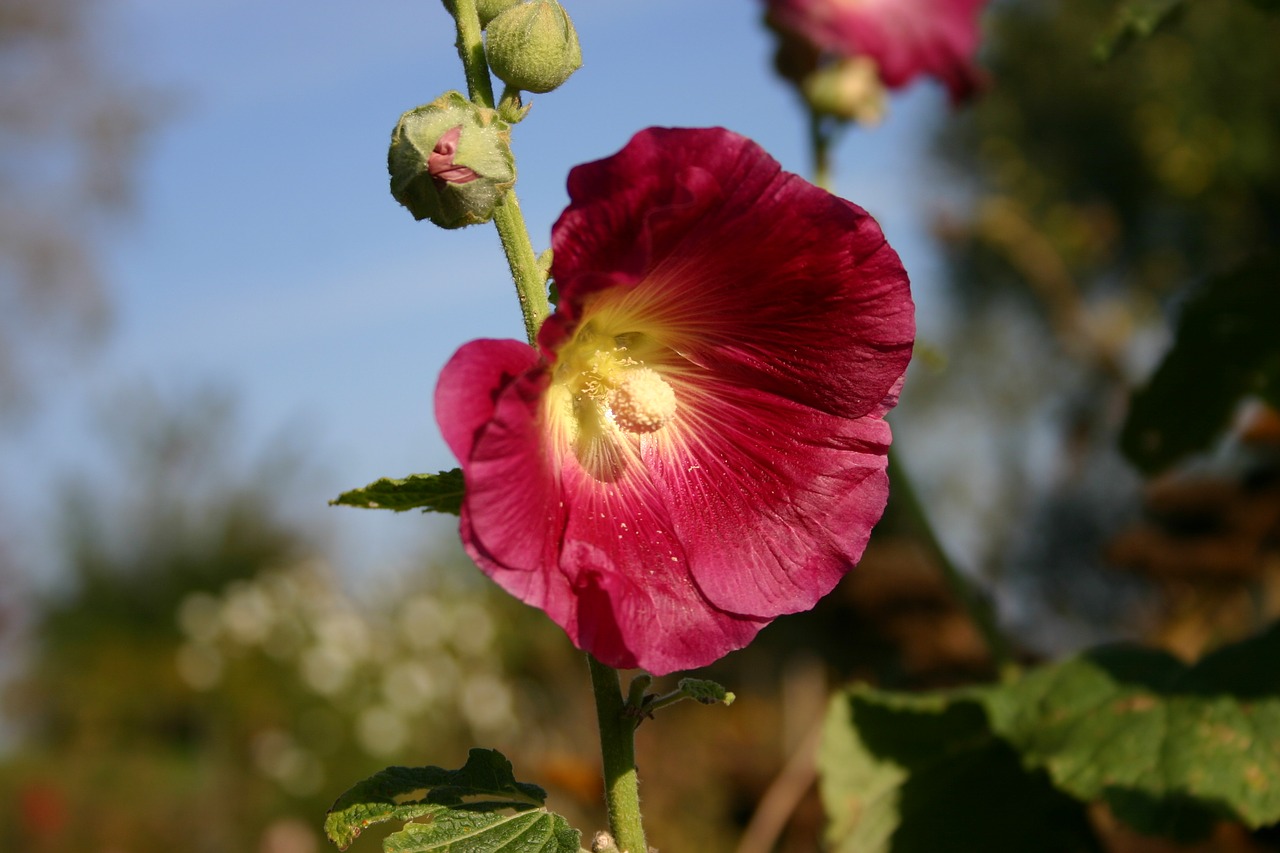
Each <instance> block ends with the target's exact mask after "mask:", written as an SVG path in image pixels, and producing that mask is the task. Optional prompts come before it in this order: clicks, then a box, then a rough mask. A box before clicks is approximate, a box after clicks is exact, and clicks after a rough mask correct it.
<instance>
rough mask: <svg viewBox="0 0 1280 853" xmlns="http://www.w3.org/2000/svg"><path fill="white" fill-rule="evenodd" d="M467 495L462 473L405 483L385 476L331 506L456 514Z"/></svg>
mask: <svg viewBox="0 0 1280 853" xmlns="http://www.w3.org/2000/svg"><path fill="white" fill-rule="evenodd" d="M465 492H466V486H465V484H464V483H463V479H462V471H461V470H460V469H458V468H454V469H453V470H452V471H441V472H440V473H439V474H410V475H409V476H408V477H405V478H404V479H403V480H393V479H391V478H390V477H383V478H382V479H381V480H375V481H374V482H372V483H370V484H369V485H367V486H365V487H364V488H363V489H352V490H351V491H349V492H343V493H342V494H340V495H338V497H337V498H336V499H335V500H331V501H329V505H330V506H357V507H361V508H363V509H389V510H394V511H395V512H404V511H406V510H410V509H421V510H422V511H423V512H448V513H452V514H453V515H457V514H458V513H459V512H461V510H462V496H463V494H465Z"/></svg>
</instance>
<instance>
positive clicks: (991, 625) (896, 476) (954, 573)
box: [889, 448, 1014, 675]
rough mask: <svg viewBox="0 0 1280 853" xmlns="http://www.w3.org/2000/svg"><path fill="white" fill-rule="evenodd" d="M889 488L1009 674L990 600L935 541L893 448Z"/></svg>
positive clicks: (999, 668)
mask: <svg viewBox="0 0 1280 853" xmlns="http://www.w3.org/2000/svg"><path fill="white" fill-rule="evenodd" d="M889 488H890V490H891V491H890V494H891V496H892V499H893V500H896V501H898V502H899V504H898V505H899V506H900V507H901V508H903V509H905V510H906V511H907V514H908V515H909V516H911V522H912V524H913V525H914V526H915V528H916V530H917V532H918V533H919V534H920V538H921V539H922V540H923V541H924V546H925V548H926V549H927V550H928V551H929V555H930V556H931V557H933V559H934V562H936V563H937V564H938V568H939V569H940V570H941V571H942V577H943V579H944V580H945V581H946V583H947V587H948V588H949V589H950V590H951V594H952V595H954V596H955V597H956V599H957V600H958V601H959V602H960V605H961V607H963V608H964V610H965V612H966V613H967V614H968V615H969V618H970V619H971V620H972V621H973V625H974V627H975V628H977V630H978V633H979V634H981V635H982V639H983V641H984V642H985V643H986V645H987V651H988V652H989V653H990V655H991V661H992V663H993V664H995V666H996V669H997V671H999V672H1000V673H1001V675H1009V674H1010V673H1011V672H1012V671H1013V666H1014V663H1013V655H1012V652H1011V651H1010V648H1009V641H1008V640H1007V639H1005V636H1004V634H1003V633H1002V632H1001V631H1000V626H999V624H998V622H997V621H996V615H995V611H994V610H993V609H992V607H991V602H990V601H988V600H987V598H986V596H985V595H983V594H982V592H981V591H980V590H978V589H976V588H975V587H974V585H973V583H972V582H971V581H970V580H969V579H968V578H966V577H965V576H964V575H963V574H962V573H961V572H960V570H959V569H958V568H957V567H956V565H955V563H953V562H951V558H950V557H949V556H948V555H947V551H946V549H945V548H943V547H942V543H941V542H939V541H938V535H937V534H936V533H935V532H934V529H933V524H932V523H931V522H930V521H929V516H928V514H927V513H926V512H925V509H924V505H923V504H922V503H920V498H919V496H918V495H917V494H916V490H915V486H914V485H912V483H911V477H910V476H909V475H908V474H907V472H906V470H905V469H904V468H903V467H902V464H901V463H900V462H899V461H898V455H897V454H896V453H895V452H894V450H893V448H890V449H889Z"/></svg>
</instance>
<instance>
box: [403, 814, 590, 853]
mask: <svg viewBox="0 0 1280 853" xmlns="http://www.w3.org/2000/svg"><path fill="white" fill-rule="evenodd" d="M431 818H432V819H431V820H430V821H429V822H426V823H411V824H408V825H407V826H405V828H404V829H403V830H401V831H400V832H397V833H395V834H393V835H391V836H389V837H388V838H387V840H386V842H384V843H383V845H382V849H383V850H384V851H385V853H428V851H440V853H444V851H448V853H499V851H506V853H579V851H580V850H581V849H582V848H581V845H580V841H581V836H580V834H579V833H578V831H577V830H575V829H574V828H572V827H571V826H569V823H568V821H566V820H565V819H564V818H562V817H561V816H560V815H558V814H552V813H551V812H548V811H545V810H543V809H535V810H533V811H526V812H517V813H516V814H512V815H501V814H494V813H492V812H470V811H465V810H461V809H446V808H442V807H441V808H440V809H439V811H437V812H435V813H434V814H432V815H431Z"/></svg>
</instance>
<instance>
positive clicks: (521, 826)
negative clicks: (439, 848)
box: [324, 749, 578, 851]
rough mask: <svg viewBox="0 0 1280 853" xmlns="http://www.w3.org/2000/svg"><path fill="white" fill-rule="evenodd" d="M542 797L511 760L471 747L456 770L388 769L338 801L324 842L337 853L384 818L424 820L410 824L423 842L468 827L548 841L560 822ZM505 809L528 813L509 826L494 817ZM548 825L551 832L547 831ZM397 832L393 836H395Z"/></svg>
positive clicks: (499, 835) (487, 834)
mask: <svg viewBox="0 0 1280 853" xmlns="http://www.w3.org/2000/svg"><path fill="white" fill-rule="evenodd" d="M546 798H547V794H546V792H545V791H543V790H542V789H541V788H539V787H538V786H537V785H531V784H528V783H524V782H517V781H516V779H515V776H514V774H513V773H512V770H511V762H509V761H507V759H506V758H505V757H504V756H503V755H502V753H500V752H497V751H496V750H491V749H473V750H471V753H470V754H469V755H468V757H467V763H466V764H465V765H464V766H463V767H462V768H461V769H459V770H445V769H443V768H441V767H388V768H386V769H385V770H380V771H379V772H377V773H375V774H373V775H372V776H370V777H369V778H368V779H365V780H364V781H363V782H360V783H359V784H357V785H356V786H355V787H353V788H351V789H350V790H349V791H347V792H346V793H345V794H343V795H342V796H341V797H339V798H338V800H337V802H335V803H334V804H333V806H332V807H331V808H330V809H329V813H328V815H327V816H326V817H325V822H324V830H325V834H326V835H328V836H329V840H330V841H332V842H333V843H334V844H336V845H338V847H339V848H341V849H343V850H345V849H346V848H347V847H348V846H349V845H350V844H351V842H353V841H354V840H355V839H356V837H357V836H358V835H360V833H361V832H363V831H364V830H365V829H367V828H368V827H370V826H372V825H373V824H376V823H383V822H385V821H389V820H401V821H411V820H422V819H425V821H426V822H424V823H422V824H421V825H418V824H414V825H413V826H422V827H430V828H433V832H434V834H431V835H429V836H424V837H429V838H437V837H443V836H442V835H441V833H447V832H449V831H450V830H449V827H469V828H470V829H469V831H476V830H479V829H484V832H483V833H481V834H482V835H484V837H485V838H490V839H500V838H505V837H507V834H509V833H515V834H516V835H521V833H524V832H526V830H527V831H528V832H532V833H534V834H535V835H537V834H538V833H544V834H545V832H550V835H549V836H548V837H554V836H557V835H558V834H559V833H560V824H561V823H563V821H562V820H561V819H559V818H557V817H556V816H555V815H552V814H551V813H549V812H547V811H546V810H545V809H542V808H540V807H541V806H542V804H543V803H544V802H545V801H546ZM510 811H514V812H515V813H516V815H515V816H517V817H518V816H519V815H520V814H521V813H525V812H530V813H532V814H531V817H530V819H529V820H526V821H524V822H523V823H520V822H516V823H512V822H511V821H509V820H508V818H510V817H511V815H508V814H499V812H503V813H505V812H510ZM552 818H555V820H551V819H552ZM548 821H550V822H549V823H548ZM557 821H559V823H557ZM548 826H550V827H553V828H554V829H555V831H554V832H551V831H550V830H547V829H546V827H548ZM537 827H542V829H538V828H537ZM566 827H567V825H566ZM406 831H408V830H407V829H406ZM544 831H545V832H544ZM414 832H415V833H417V832H418V830H416V829H415V830H414ZM401 834H403V833H397V836H398V835H401ZM397 836H392V838H395V837H397ZM522 837H523V836H522ZM575 837H576V836H575ZM390 843H391V839H388V846H387V849H388V850H391V849H393V848H392V847H391V846H390ZM503 843H505V842H503ZM394 849H406V850H408V849H415V850H416V849H423V850H425V849H430V848H429V847H413V848H410V847H404V848H400V847H397V848H394ZM453 849H455V850H461V849H466V850H476V851H479V850H500V849H503V848H502V847H500V846H497V847H471V846H467V847H456V848H453ZM531 849H534V850H540V851H541V850H548V851H550V850H559V849H560V848H559V847H545V846H544V847H534V848H531ZM566 849H570V850H574V851H576V850H577V849H578V848H577V842H576V840H575V842H574V846H573V847H571V848H566Z"/></svg>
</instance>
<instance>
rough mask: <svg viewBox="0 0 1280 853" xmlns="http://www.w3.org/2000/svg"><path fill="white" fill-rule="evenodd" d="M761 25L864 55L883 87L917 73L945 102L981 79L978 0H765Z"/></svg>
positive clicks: (831, 50) (828, 49)
mask: <svg viewBox="0 0 1280 853" xmlns="http://www.w3.org/2000/svg"><path fill="white" fill-rule="evenodd" d="M766 3H767V5H768V13H767V18H768V21H769V23H770V24H771V25H772V26H773V27H774V28H776V29H778V30H780V31H781V32H783V33H787V34H791V35H793V36H795V37H798V38H800V39H803V40H804V41H807V42H809V43H810V44H812V45H813V47H815V48H816V49H817V50H818V51H819V52H822V53H826V54H830V55H834V56H840V57H858V56H863V57H868V58H870V59H872V60H874V62H875V63H876V67H877V70H878V71H879V75H880V79H881V81H883V83H884V85H885V86H887V87H889V88H890V89H897V88H899V87H902V86H905V85H907V84H908V83H910V82H911V81H912V80H914V79H915V78H916V77H917V76H919V75H921V74H928V75H930V76H932V77H936V78H937V79H938V80H941V81H942V82H943V83H944V84H946V86H947V90H948V91H949V92H950V93H951V99H952V101H953V102H956V103H958V102H960V101H963V100H964V99H966V98H968V97H969V96H971V95H972V94H973V93H974V91H975V90H976V89H977V88H978V85H979V83H980V81H981V79H982V75H981V72H980V71H979V69H978V68H977V66H976V65H975V64H974V61H973V56H974V53H975V52H976V51H977V49H978V12H979V11H980V10H981V8H982V6H983V5H984V4H985V3H986V0H766Z"/></svg>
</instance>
